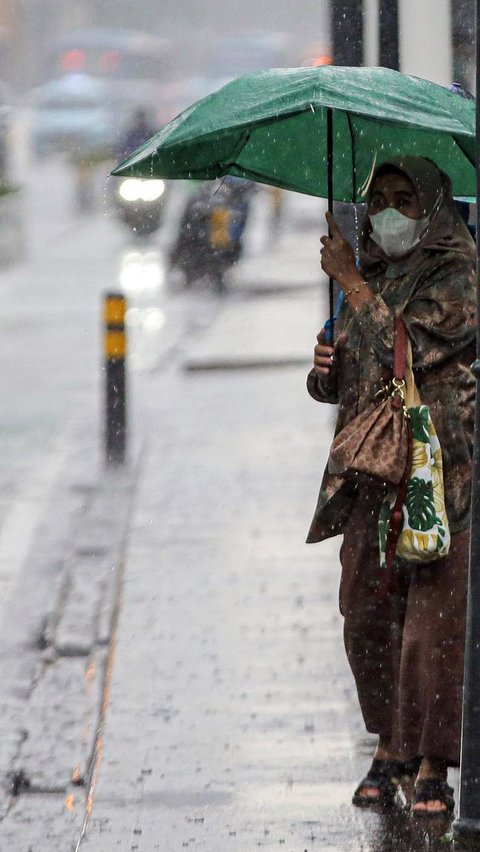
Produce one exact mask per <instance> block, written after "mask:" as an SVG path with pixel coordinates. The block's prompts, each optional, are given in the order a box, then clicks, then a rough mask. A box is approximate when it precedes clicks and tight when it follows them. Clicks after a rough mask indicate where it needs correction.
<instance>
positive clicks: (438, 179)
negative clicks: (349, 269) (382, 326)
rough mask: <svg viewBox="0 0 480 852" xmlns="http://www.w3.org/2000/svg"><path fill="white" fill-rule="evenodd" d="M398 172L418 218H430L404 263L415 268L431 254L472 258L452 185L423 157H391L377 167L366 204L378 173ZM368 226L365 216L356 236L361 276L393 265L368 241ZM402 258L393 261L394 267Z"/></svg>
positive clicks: (379, 249)
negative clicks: (410, 193)
mask: <svg viewBox="0 0 480 852" xmlns="http://www.w3.org/2000/svg"><path fill="white" fill-rule="evenodd" d="M389 166H392V167H393V168H394V169H395V170H397V171H401V172H402V173H403V174H404V175H405V177H407V178H408V180H409V181H410V183H411V184H412V185H413V187H414V189H415V192H416V193H417V196H418V200H419V202H420V207H421V208H422V217H423V216H428V215H432V218H431V221H430V222H429V224H428V227H427V230H426V231H425V233H424V234H423V236H422V238H421V240H420V242H419V243H418V245H417V246H416V247H415V249H414V250H413V251H412V253H411V254H410V255H408V257H406V261H408V265H409V266H410V265H411V266H417V265H418V264H419V263H422V262H423V260H424V259H425V257H426V256H428V255H430V254H431V253H432V252H433V253H436V252H447V251H448V252H450V251H452V252H457V253H458V254H461V255H463V256H464V257H468V258H471V259H474V258H475V243H474V241H473V238H472V236H471V234H470V232H469V230H468V228H467V226H466V225H465V223H464V221H463V219H462V217H461V215H460V212H459V210H458V208H457V206H456V204H455V202H454V200H453V197H452V184H451V181H450V178H449V177H448V175H446V174H445V173H444V172H442V171H440V169H439V168H438V166H436V165H435V163H433V162H432V160H427V159H426V158H425V157H414V156H404V157H392V159H391V160H386V161H385V162H384V163H381V164H380V165H379V166H378V167H377V168H376V169H375V172H374V173H373V176H372V180H371V183H370V190H369V199H368V200H369V201H370V197H371V194H372V190H373V186H374V184H375V180H376V178H377V176H378V173H379V171H380V170H381V171H382V172H385V173H388V167H389ZM370 231H371V224H370V220H369V218H368V214H367V216H366V217H365V223H364V226H363V230H362V233H361V236H360V265H361V268H362V270H363V271H364V272H372V273H374V272H378V273H380V272H382V270H383V269H384V268H385V267H387V266H388V265H389V264H390V263H392V262H393V261H392V260H391V259H390V258H388V257H387V256H386V255H385V254H384V253H383V251H382V249H381V248H380V246H378V245H377V243H376V242H374V240H372V239H370ZM402 260H403V258H396V259H395V263H398V262H401V261H402Z"/></svg>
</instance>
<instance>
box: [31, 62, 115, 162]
mask: <svg viewBox="0 0 480 852" xmlns="http://www.w3.org/2000/svg"><path fill="white" fill-rule="evenodd" d="M31 104H32V106H33V118H32V129H31V141H32V148H33V151H34V153H35V154H36V155H37V156H43V155H45V154H48V153H51V152H55V151H62V152H68V153H76V152H81V153H85V152H91V153H92V154H96V153H97V152H101V151H105V152H109V151H111V152H113V151H114V150H115V146H116V143H117V139H118V135H119V133H121V132H122V130H123V127H124V123H125V120H126V106H125V105H122V104H121V102H120V101H119V99H118V97H117V96H116V95H115V93H114V92H113V91H112V88H111V86H110V84H109V83H108V82H106V81H103V80H96V79H94V78H91V77H87V76H85V75H77V74H72V75H67V76H65V77H63V78H61V79H59V80H54V81H52V82H50V83H46V84H45V85H43V86H40V87H38V88H37V89H35V90H34V91H33V92H32V97H31Z"/></svg>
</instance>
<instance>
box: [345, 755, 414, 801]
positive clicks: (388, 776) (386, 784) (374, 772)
mask: <svg viewBox="0 0 480 852" xmlns="http://www.w3.org/2000/svg"><path fill="white" fill-rule="evenodd" d="M402 774H403V763H401V762H400V761H399V760H379V759H378V758H374V759H373V761H372V765H371V767H370V769H369V770H368V772H367V774H366V776H365V778H363V779H362V780H361V781H360V784H359V785H358V787H357V789H356V790H355V792H354V794H353V798H352V803H353V804H354V805H356V806H357V807H359V808H368V807H371V806H373V805H381V806H383V807H385V806H387V807H390V806H391V805H393V803H394V801H395V797H396V795H397V790H398V787H399V784H400V778H401V776H402Z"/></svg>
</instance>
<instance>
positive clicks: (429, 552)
mask: <svg viewBox="0 0 480 852" xmlns="http://www.w3.org/2000/svg"><path fill="white" fill-rule="evenodd" d="M408 411H409V415H410V418H411V424H412V469H411V473H410V477H409V481H408V485H407V494H406V497H405V503H404V505H403V526H402V530H401V533H400V536H399V538H398V542H397V552H396V555H397V556H399V557H401V558H402V559H406V560H407V561H413V562H428V561H431V560H434V559H439V558H440V557H441V556H446V555H447V553H448V550H449V547H450V531H449V528H448V519H447V513H446V510H445V495H444V488H443V462H442V450H441V447H440V442H439V440H438V437H437V434H436V432H435V427H434V425H433V423H432V420H431V418H430V412H429V409H428V406H427V405H419V406H413V407H411V408H409V410H408ZM395 499H396V491H395V489H392V490H391V491H389V493H388V494H387V496H386V497H385V500H384V501H383V504H382V507H381V510H380V516H379V521H378V533H379V545H380V563H381V565H382V566H384V565H385V549H386V543H387V535H388V525H389V520H390V515H391V512H392V509H393V506H394V504H395Z"/></svg>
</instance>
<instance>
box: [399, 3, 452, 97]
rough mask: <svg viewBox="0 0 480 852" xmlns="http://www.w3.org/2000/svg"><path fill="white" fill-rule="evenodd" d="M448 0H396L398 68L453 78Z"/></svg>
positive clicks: (446, 79)
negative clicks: (397, 13)
mask: <svg viewBox="0 0 480 852" xmlns="http://www.w3.org/2000/svg"><path fill="white" fill-rule="evenodd" d="M450 3H451V0H399V4H398V6H399V9H398V11H399V26H400V70H401V71H403V72H404V74H414V75H416V76H417V77H425V78H426V79H427V80H432V81H433V82H434V83H440V84H441V85H448V84H449V83H451V82H452V73H453V72H452V32H451V13H450Z"/></svg>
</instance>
